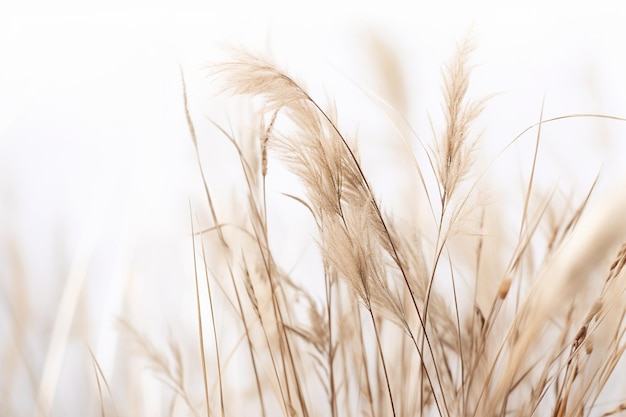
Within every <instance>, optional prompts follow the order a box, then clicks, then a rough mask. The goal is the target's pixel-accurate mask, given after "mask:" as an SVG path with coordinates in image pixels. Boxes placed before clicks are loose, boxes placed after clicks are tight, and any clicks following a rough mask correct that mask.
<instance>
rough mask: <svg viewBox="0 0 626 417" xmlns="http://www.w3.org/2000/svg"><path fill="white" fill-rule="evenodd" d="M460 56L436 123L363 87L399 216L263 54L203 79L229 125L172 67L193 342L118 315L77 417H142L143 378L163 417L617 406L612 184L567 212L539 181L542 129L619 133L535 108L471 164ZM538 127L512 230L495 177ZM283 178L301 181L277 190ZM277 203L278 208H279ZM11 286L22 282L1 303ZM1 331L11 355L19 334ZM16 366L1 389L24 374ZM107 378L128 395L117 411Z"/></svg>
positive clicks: (473, 123)
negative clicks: (108, 354)
mask: <svg viewBox="0 0 626 417" xmlns="http://www.w3.org/2000/svg"><path fill="white" fill-rule="evenodd" d="M473 50H474V44H473V42H472V41H471V40H469V39H468V40H466V41H464V42H462V43H460V44H459V45H458V47H457V49H456V51H455V54H454V55H453V56H451V57H450V59H449V61H448V62H447V63H446V64H444V65H443V66H442V80H441V107H440V109H434V110H435V111H438V110H440V113H441V114H440V115H437V114H434V113H433V114H432V115H431V116H433V117H431V124H430V126H427V127H426V128H424V127H423V126H420V127H419V128H414V127H411V126H410V125H409V123H408V122H407V121H406V119H405V115H404V114H403V112H405V111H407V109H406V102H405V99H404V98H405V97H401V96H403V95H406V94H408V93H407V91H405V89H404V88H403V86H402V85H400V84H401V83H400V81H399V80H397V79H394V80H391V81H390V83H391V84H392V85H391V84H390V86H389V88H390V91H392V92H393V94H392V97H396V101H397V103H387V102H385V101H384V100H382V99H381V98H379V97H377V96H375V95H374V94H373V93H372V92H370V91H367V90H365V88H363V90H362V91H361V92H362V93H363V96H364V97H367V98H366V99H367V100H370V101H371V102H373V103H375V105H376V106H377V108H378V110H379V111H380V113H381V114H384V115H385V117H387V118H388V119H389V120H390V121H392V122H393V124H394V126H393V129H394V133H395V134H397V136H398V137H397V138H396V139H394V140H397V141H399V142H398V143H401V144H402V145H403V149H404V150H405V152H404V153H405V154H404V156H405V157H406V160H407V161H410V164H407V165H405V166H404V167H410V168H409V169H410V170H412V171H411V172H406V173H402V174H403V175H406V176H407V177H411V178H417V180H416V181H415V184H414V186H415V189H414V190H412V192H410V193H407V195H402V196H399V197H398V198H397V200H396V201H395V202H394V204H398V205H401V206H402V209H403V210H399V209H397V207H394V205H392V204H388V203H387V202H386V201H385V200H384V199H383V198H381V197H380V195H381V194H382V192H381V191H382V190H381V189H380V188H377V184H380V182H379V181H376V178H373V176H374V175H373V174H372V173H371V171H370V170H369V169H368V168H370V166H369V165H368V163H367V158H366V157H365V156H364V155H363V154H362V153H361V150H362V147H361V144H360V143H359V135H358V134H356V133H351V132H349V131H347V130H346V129H345V128H344V127H343V126H342V118H341V115H342V105H340V104H337V103H335V102H334V101H333V99H332V91H330V92H328V96H329V97H330V98H327V99H326V100H322V99H319V98H317V97H316V96H314V94H312V93H310V92H309V90H307V87H306V85H305V84H304V83H302V82H300V81H299V80H297V78H296V77H294V76H291V75H290V74H289V73H288V72H287V71H283V70H282V69H281V68H280V66H278V65H276V64H274V63H272V62H271V61H270V60H268V59H265V58H263V57H260V56H258V55H255V54H253V53H250V52H248V51H243V50H234V51H229V58H227V59H225V60H224V61H222V62H218V63H213V64H211V65H208V66H207V67H205V68H203V71H204V72H205V73H206V74H207V75H208V77H209V79H210V80H211V82H212V83H213V84H214V85H217V86H218V89H219V97H217V98H216V100H218V99H219V100H224V102H226V103H228V105H225V106H224V107H225V108H227V109H229V110H231V112H232V113H230V114H229V116H228V122H218V121H217V120H218V117H213V116H214V115H212V114H208V115H203V114H202V109H200V108H198V107H199V106H198V107H196V105H197V103H196V102H194V100H193V99H192V96H191V94H190V91H189V88H190V87H189V84H191V83H188V78H187V75H186V71H188V69H185V68H181V69H180V75H181V86H182V113H183V115H184V120H185V123H186V126H187V128H188V131H187V132H186V133H187V134H188V137H189V139H190V141H189V143H190V144H191V146H192V147H193V150H194V156H195V158H196V159H195V161H194V162H195V163H196V167H197V168H198V181H199V182H200V183H201V187H202V198H201V199H193V198H190V200H189V202H188V204H189V213H188V217H189V218H188V221H189V228H188V232H189V233H188V235H189V236H188V237H187V239H188V241H189V243H190V253H189V254H188V255H189V262H193V275H190V274H189V275H188V276H187V275H186V276H181V277H179V278H180V280H181V282H183V283H184V284H181V285H187V284H190V285H189V287H193V289H194V291H193V293H194V297H193V299H189V300H188V302H189V303H190V307H189V308H188V309H187V310H186V311H187V312H192V313H193V314H192V313H190V314H189V316H188V317H187V319H188V321H189V322H190V323H193V324H194V325H193V326H192V328H193V330H194V332H195V334H194V339H195V342H193V343H192V344H191V345H190V344H189V343H185V340H184V339H183V338H182V337H179V336H180V334H181V333H182V330H181V331H180V333H179V331H178V330H172V331H171V333H170V336H169V337H168V338H167V340H166V343H165V344H164V345H165V347H163V346H162V345H163V344H162V343H161V344H159V343H155V340H154V339H153V338H152V337H151V336H150V335H148V334H146V333H145V332H144V331H143V329H141V328H140V326H137V325H134V324H133V322H132V320H129V319H127V318H126V317H121V318H120V320H119V322H118V323H117V326H116V332H117V333H118V334H119V336H120V338H121V340H122V345H123V346H124V347H125V348H126V349H127V352H126V355H125V356H124V357H123V359H119V358H118V359H117V361H118V363H120V365H119V366H120V367H123V368H124V372H123V373H122V375H124V377H122V378H119V377H118V378H116V379H115V380H114V381H112V380H107V375H110V374H111V373H110V372H109V373H107V372H105V370H103V366H102V365H101V363H100V362H99V361H100V360H102V358H101V357H99V356H98V352H95V351H92V349H91V347H90V346H87V349H86V350H87V351H88V353H89V354H88V358H89V361H88V365H89V366H88V367H89V377H88V378H90V379H89V380H90V381H91V384H92V386H90V389H92V390H93V392H94V396H93V397H94V400H93V402H94V404H91V409H93V410H97V413H98V415H101V416H126V415H134V413H137V414H141V411H145V410H146V409H147V410H149V409H150V408H149V407H148V406H146V408H145V409H144V408H142V407H141V406H138V405H136V404H137V403H140V404H141V403H142V401H146V402H149V400H144V399H143V397H142V395H141V392H142V391H141V386H142V383H145V382H144V381H143V380H142V381H139V382H138V381H137V380H139V379H141V378H143V377H144V376H145V375H146V374H148V375H149V377H146V378H150V380H152V381H153V382H154V380H156V381H158V386H159V387H161V388H162V391H160V393H161V396H160V398H159V401H160V402H158V403H156V404H148V405H153V406H154V407H155V408H159V409H161V408H163V409H165V410H166V411H163V415H171V416H207V417H208V416H221V417H226V416H242V415H243V416H262V417H269V416H286V417H296V416H297V417H316V416H332V417H338V416H370V417H374V416H376V417H385V416H393V417H401V416H446V417H448V416H464V417H479V416H500V417H504V416H520V417H525V416H544V415H545V416H548V415H550V416H554V417H564V416H613V415H619V414H620V413H622V412H624V411H625V410H626V396H624V395H620V396H619V397H618V398H617V399H615V398H613V397H612V396H613V395H614V394H615V392H614V391H616V390H617V392H618V393H621V392H624V388H626V387H624V385H623V384H622V383H621V381H620V380H619V374H618V372H619V370H621V369H623V363H622V362H621V360H622V357H623V354H624V351H625V349H626V338H625V336H626V334H625V333H626V323H625V322H624V319H625V314H626V300H625V299H624V292H625V291H626V275H625V274H626V273H625V272H624V265H625V264H626V218H625V217H624V213H626V195H625V194H624V193H623V190H624V186H625V185H624V182H623V181H622V182H620V180H619V179H615V180H614V182H613V183H609V185H608V186H604V187H600V186H599V185H598V184H599V177H598V178H596V181H595V182H593V183H592V184H591V185H589V186H588V188H587V189H585V190H584V193H583V198H581V199H580V200H573V199H569V200H568V199H567V198H563V196H562V194H561V193H560V192H559V191H560V190H558V189H556V188H555V189H544V188H542V185H541V184H539V181H537V178H536V176H537V175H538V174H537V172H538V169H539V168H538V160H539V157H540V155H541V152H542V140H543V139H542V138H543V136H542V135H543V133H542V129H544V128H545V127H547V126H552V125H555V126H558V125H559V123H568V122H571V121H574V120H578V119H604V120H608V121H610V122H612V123H623V122H624V121H626V120H625V119H622V118H619V117H615V116H610V115H602V114H569V115H563V116H558V117H553V118H545V117H544V114H543V108H542V109H541V111H540V112H539V117H538V120H537V122H536V123H534V124H533V125H532V126H529V127H528V129H526V130H524V131H523V132H510V133H511V137H513V139H512V140H511V141H510V142H509V143H507V144H506V146H505V147H504V148H503V149H502V150H501V152H499V153H498V154H496V156H495V157H494V159H493V160H489V161H487V162H486V163H480V162H479V160H480V158H479V156H480V155H479V153H480V150H481V139H482V134H483V132H484V131H488V128H489V126H488V123H486V122H485V120H484V119H483V113H484V112H485V110H486V109H488V107H489V106H490V105H491V100H492V99H493V98H494V97H495V96H494V95H489V96H487V97H473V95H472V89H471V87H472V70H473V67H472V52H473ZM374 51H378V53H379V56H378V58H379V59H380V60H385V62H386V63H387V64H388V65H389V66H390V68H386V70H387V71H388V72H389V73H393V74H399V73H401V71H400V70H399V69H398V68H397V67H394V66H395V65H397V62H396V61H393V60H392V59H390V58H389V57H388V56H387V55H386V53H387V52H388V51H386V50H385V48H380V47H379V48H375V49H374ZM399 83H400V84H399ZM195 93H197V91H196V92H195ZM203 93H204V92H203ZM208 94H209V93H208V92H207V95H208ZM394 105H395V106H394ZM233 109H234V110H233ZM203 116H205V117H203ZM415 131H420V132H423V131H429V132H430V135H428V136H418V135H417V134H416V133H415ZM208 132H210V133H208ZM531 133H534V134H535V136H534V153H533V154H532V157H531V159H530V160H524V161H523V162H522V163H523V164H526V166H529V167H530V171H529V172H530V173H529V175H528V177H526V178H524V180H523V184H522V186H521V187H520V190H521V192H520V194H521V195H520V200H519V201H521V202H522V204H521V206H520V207H517V210H516V211H515V216H517V217H515V218H513V220H512V216H511V215H510V213H509V212H508V211H507V210H508V209H509V208H510V207H508V206H507V204H504V203H506V201H504V200H505V199H507V198H508V194H507V195H506V196H502V197H500V195H498V194H497V193H496V192H495V191H494V190H493V188H491V187H490V184H489V175H491V174H492V172H491V169H492V167H493V165H494V164H496V163H497V161H498V159H499V158H500V157H501V156H502V155H503V154H504V153H505V152H507V151H509V150H510V149H511V148H513V147H514V146H515V145H516V144H517V143H518V142H520V141H522V140H526V139H525V138H527V137H528V136H530V134H531ZM515 135H517V136H515ZM209 141H213V143H215V142H219V143H221V144H226V146H228V148H229V149H230V151H232V155H235V156H236V161H237V164H236V166H235V167H229V168H232V170H231V171H228V173H226V174H224V173H221V172H220V174H219V175H216V174H215V172H216V170H215V169H213V167H211V166H208V165H207V163H206V159H205V156H206V155H205V153H206V152H207V150H206V149H207V148H205V145H206V144H207V143H208V142H209ZM483 162H484V161H483ZM398 166H402V165H400V164H399V165H398ZM386 169H389V170H394V169H397V167H396V166H389V167H386ZM234 171H236V174H233V173H232V172H234ZM231 174H232V175H231ZM226 176H227V177H228V178H225V177H226ZM278 176H283V177H285V178H288V179H289V180H290V181H291V183H292V184H297V186H295V187H293V189H290V190H283V189H281V190H279V191H278V192H277V191H276V188H277V187H276V186H275V185H276V184H275V180H276V177H278ZM226 180H227V182H228V183H229V184H230V183H232V184H234V186H233V190H232V193H230V194H228V195H227V196H225V195H224V194H226V193H220V192H218V191H216V188H217V186H218V184H220V183H221V182H226ZM516 189H517V188H516ZM416 196H417V197H416ZM277 200H278V201H281V202H283V203H285V205H284V206H283V207H286V209H285V210H284V212H279V213H276V212H275V211H274V210H275V208H276V207H277V206H276V204H274V203H275V202H276V201H277ZM399 212H402V213H405V214H403V215H400V214H398V213H399ZM406 213H409V214H408V215H407V214H406ZM296 216H297V217H298V218H304V216H306V218H307V219H308V223H306V224H305V225H304V226H303V227H302V229H301V230H293V231H292V230H287V231H284V230H279V229H278V228H275V227H274V224H275V219H276V218H277V217H284V218H291V217H296ZM307 226H310V227H309V228H307ZM302 230H305V231H304V232H302ZM297 233H300V235H298V236H296V238H298V239H305V240H306V239H308V240H309V241H310V242H311V247H313V248H314V251H313V252H314V253H315V255H314V259H315V261H317V262H318V264H317V265H307V268H309V269H308V270H307V274H306V276H305V280H303V279H302V277H300V276H296V274H294V273H293V270H292V269H291V268H292V267H293V266H294V265H297V264H298V262H299V260H297V259H288V260H285V259H284V256H283V255H284V254H283V253H281V252H280V251H279V250H277V246H279V245H277V244H276V242H285V243H284V246H289V245H290V244H291V242H293V236H292V234H297ZM88 248H89V247H88ZM87 255H89V254H87ZM87 255H85V256H87ZM14 258H15V259H14V262H15V268H16V269H19V265H20V263H21V260H19V259H18V256H17V255H16V254H14ZM85 262H86V261H85ZM157 263H158V260H157ZM76 268H78V269H76ZM84 268H86V266H84V265H83V264H82V263H80V262H79V263H78V266H76V265H75V266H74V269H76V270H75V271H74V270H72V271H73V272H72V273H71V274H70V277H71V278H72V277H73V278H72V279H69V280H68V283H67V284H66V287H65V290H64V291H63V297H62V301H61V307H64V308H61V309H59V313H58V317H57V319H56V322H55V323H56V324H55V327H54V329H53V331H52V335H53V337H52V341H51V346H50V348H49V349H48V359H46V360H45V361H44V363H43V369H44V371H43V372H42V374H43V375H41V376H36V375H35V374H34V372H33V371H32V370H31V369H30V368H29V369H28V375H27V376H28V384H30V385H32V390H33V391H34V392H35V393H36V394H35V396H34V398H35V401H36V402H37V407H36V411H35V413H36V414H37V415H41V416H49V415H53V413H52V409H53V402H54V393H55V390H56V388H57V384H59V382H58V380H59V369H60V366H61V361H62V359H63V354H62V352H64V349H65V347H66V345H67V343H68V339H69V333H70V327H71V323H72V320H73V318H74V316H75V315H76V314H77V313H76V311H77V310H78V309H79V304H78V300H79V298H80V297H79V296H80V292H81V288H82V285H83V280H84V279H85V278H86V273H85V271H84ZM16 275H18V273H16ZM183 275H184V274H183ZM18 281H19V280H18ZM18 281H16V282H18ZM316 289H317V290H319V291H316ZM25 291H26V290H25V289H23V288H16V289H15V292H16V295H15V296H11V298H16V299H17V298H18V296H23V292H25ZM19 306H20V302H18V301H16V303H15V305H14V306H13V305H12V308H13V309H14V310H15V312H14V314H15V316H16V317H18V316H24V317H25V316H26V315H27V312H19V311H17V308H18V307H19ZM151 320H154V321H159V320H163V318H162V317H156V318H151ZM15 323H16V325H15V326H14V339H15V343H16V345H17V348H16V349H15V353H14V354H15V355H17V353H18V352H22V351H23V349H22V348H21V347H20V346H21V344H23V343H24V342H23V341H24V339H25V336H24V335H23V334H21V332H22V328H21V327H20V326H19V325H18V324H19V320H18V319H17V318H16V319H15ZM8 362H15V360H13V359H11V360H10V361H8ZM24 363H27V364H28V361H27V360H24ZM14 371H15V370H14V369H8V370H7V372H6V373H5V375H7V376H6V378H9V379H11V380H12V379H13V378H16V377H15V376H14ZM139 375H141V376H139ZM115 384H123V385H124V387H123V389H122V391H123V390H124V389H126V391H125V392H126V397H124V398H120V395H119V394H118V393H117V392H118V391H117V390H116V389H115ZM620 384H621V385H620ZM613 385H615V386H616V387H618V388H614V387H613ZM620 390H621V391H620ZM144 405H145V404H144ZM1 410H2V408H0V414H2V411H1ZM138 410H139V411H138Z"/></svg>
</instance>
